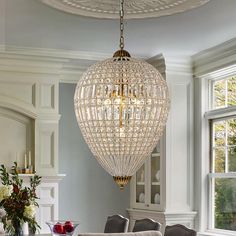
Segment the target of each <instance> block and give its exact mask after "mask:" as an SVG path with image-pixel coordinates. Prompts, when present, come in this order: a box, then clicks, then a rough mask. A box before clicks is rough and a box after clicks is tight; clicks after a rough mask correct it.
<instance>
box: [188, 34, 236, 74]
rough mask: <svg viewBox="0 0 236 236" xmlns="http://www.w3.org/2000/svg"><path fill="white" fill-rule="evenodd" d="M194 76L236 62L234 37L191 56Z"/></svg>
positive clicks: (235, 41)
mask: <svg viewBox="0 0 236 236" xmlns="http://www.w3.org/2000/svg"><path fill="white" fill-rule="evenodd" d="M192 60H193V72H194V75H195V76H196V77H200V76H202V75H204V74H208V73H211V72H213V71H217V70H220V69H222V68H224V67H229V66H231V65H234V64H236V38H233V39H231V40H228V41H226V42H224V43H222V44H219V45H217V46H214V47H211V48H209V49H207V50H204V51H202V52H200V53H197V54H196V55H194V56H192Z"/></svg>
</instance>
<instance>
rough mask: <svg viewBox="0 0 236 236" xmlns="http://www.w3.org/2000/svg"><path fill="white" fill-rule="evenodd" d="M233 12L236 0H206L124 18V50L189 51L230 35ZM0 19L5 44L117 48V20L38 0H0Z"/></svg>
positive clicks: (146, 52)
mask: <svg viewBox="0 0 236 236" xmlns="http://www.w3.org/2000/svg"><path fill="white" fill-rule="evenodd" d="M235 11H236V0H212V1H210V2H209V3H207V4H206V5H204V6H201V7H199V8H197V9H193V10H190V11H188V12H185V13H180V14H176V15H172V16H166V17H160V18H156V19H154V18H153V19H140V20H137V19H136V20H129V21H128V22H127V24H126V27H125V37H126V49H127V50H128V51H129V52H130V53H131V54H135V55H138V56H148V57H150V56H154V55H156V54H159V53H168V54H185V55H193V54H195V53H197V52H199V51H201V50H204V49H206V48H209V47H212V46H215V45H217V44H219V43H222V42H224V41H226V40H229V39H231V38H233V37H235V36H236V27H235V22H236V14H235ZM4 14H5V16H4ZM3 17H4V18H5V23H4V20H3V19H2V18H3ZM1 19H2V20H1ZM0 21H1V22H2V23H1V24H0V43H5V44H8V45H15V46H24V47H42V48H59V49H71V50H78V51H88V52H91V53H93V52H104V53H111V54H112V53H113V52H114V51H115V50H116V49H117V47H118V40H119V25H118V24H119V22H118V21H117V20H102V19H94V18H88V17H82V16H75V15H72V14H69V13H64V12H61V11H59V10H56V9H53V8H51V7H49V6H47V5H44V4H43V3H41V2H40V1H38V0H0Z"/></svg>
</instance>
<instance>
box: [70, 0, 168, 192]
mask: <svg viewBox="0 0 236 236" xmlns="http://www.w3.org/2000/svg"><path fill="white" fill-rule="evenodd" d="M123 4H124V0H120V50H118V51H117V52H115V53H114V55H113V58H110V59H107V60H105V61H101V62H98V63H96V64H94V65H92V66H91V67H89V68H88V70H87V71H86V72H85V73H84V74H83V76H82V78H81V79H80V80H79V82H78V84H77V87H76V91H75V95H74V107H75V113H76V118H77V121H78V124H79V127H80V129H81V132H82V134H83V137H84V139H85V141H86V143H87V144H88V146H89V148H90V149H91V151H92V153H93V154H94V156H95V157H96V159H97V160H98V162H99V163H100V164H101V166H102V167H103V168H104V169H105V170H106V171H108V172H109V173H110V174H111V175H112V176H113V178H114V180H115V181H116V183H117V184H118V185H119V186H120V188H121V189H123V188H124V186H125V185H126V184H127V183H128V182H129V180H130V179H131V176H132V175H133V174H134V173H135V172H136V171H137V170H138V169H139V168H140V167H141V166H142V165H143V163H144V162H145V160H146V159H147V158H148V157H149V156H150V155H151V153H152V151H153V149H154V148H155V146H156V145H157V142H158V140H159V139H160V137H161V135H162V133H163V130H164V127H165V123H166V120H167V116H168V111H169V105H170V100H169V94H168V88H167V84H166V81H165V80H164V79H163V77H162V75H161V74H160V73H159V72H158V71H157V70H156V69H155V68H154V67H153V66H152V65H150V64H148V63H147V62H145V61H142V60H138V59H134V58H131V56H130V54H129V53H128V52H127V51H125V50H124V37H123V30H124V23H123V17H124V9H123Z"/></svg>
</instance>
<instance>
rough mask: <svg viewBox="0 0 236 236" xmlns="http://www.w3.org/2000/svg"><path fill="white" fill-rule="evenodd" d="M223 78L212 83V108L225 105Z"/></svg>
mask: <svg viewBox="0 0 236 236" xmlns="http://www.w3.org/2000/svg"><path fill="white" fill-rule="evenodd" d="M225 87H226V83H225V80H219V81H216V82H215V83H214V87H213V93H214V105H213V106H214V108H222V107H225V94H226V91H225V89H226V88H225Z"/></svg>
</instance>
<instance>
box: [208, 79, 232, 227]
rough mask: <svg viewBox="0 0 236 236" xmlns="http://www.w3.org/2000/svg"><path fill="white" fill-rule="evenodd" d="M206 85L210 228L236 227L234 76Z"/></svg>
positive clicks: (212, 81)
mask: <svg viewBox="0 0 236 236" xmlns="http://www.w3.org/2000/svg"><path fill="white" fill-rule="evenodd" d="M209 87H210V88H211V89H210V94H211V95H212V96H211V99H210V101H211V104H210V108H211V109H210V111H209V112H207V113H206V114H209V113H211V114H215V115H214V116H211V118H209V124H210V159H211V163H210V174H209V177H210V191H209V192H210V199H209V203H210V212H211V214H210V228H211V229H220V230H231V231H236V76H235V77H234V76H232V77H230V78H226V79H220V80H211V81H210V86H209ZM209 117H210V116H209ZM212 117H213V118H212Z"/></svg>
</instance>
